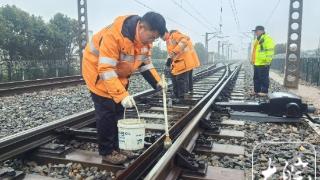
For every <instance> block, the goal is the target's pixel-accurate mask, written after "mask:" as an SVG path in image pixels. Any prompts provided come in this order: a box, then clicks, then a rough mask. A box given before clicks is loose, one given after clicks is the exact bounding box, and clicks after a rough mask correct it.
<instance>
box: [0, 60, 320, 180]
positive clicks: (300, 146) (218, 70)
mask: <svg viewBox="0 0 320 180" xmlns="http://www.w3.org/2000/svg"><path fill="white" fill-rule="evenodd" d="M240 69H241V68H240V66H236V65H229V66H221V67H215V68H214V67H210V68H208V69H206V70H204V71H202V72H200V73H198V74H197V76H196V77H195V79H196V80H197V81H196V82H195V84H194V92H193V93H192V94H190V95H189V96H188V97H187V98H186V99H185V101H184V102H181V104H173V106H171V107H169V109H168V116H169V127H170V137H171V138H172V140H173V145H172V146H171V147H170V148H169V149H168V150H166V149H164V147H163V140H164V135H163V133H164V131H163V128H164V127H163V124H164V123H163V120H164V118H163V115H162V111H163V109H162V98H161V93H160V92H157V91H152V90H147V91H145V92H141V93H138V94H136V95H135V99H136V102H137V105H138V109H139V110H140V116H141V118H143V119H144V120H145V121H146V122H147V127H146V129H147V130H146V137H145V148H144V149H143V150H141V151H139V152H138V153H139V154H140V155H139V157H137V158H136V159H133V160H130V161H128V162H126V163H125V164H124V165H111V164H107V163H104V162H102V161H101V157H100V156H99V155H98V153H97V150H96V149H91V150H87V149H82V148H81V146H80V148H79V145H77V146H76V147H74V146H73V145H72V144H73V143H72V141H77V142H79V143H80V144H86V143H91V144H92V143H96V130H95V128H94V127H95V125H94V121H95V120H94V113H93V110H88V111H86V112H83V113H80V114H77V115H74V116H72V117H68V118H65V119H61V120H59V121H56V122H54V123H51V124H47V125H44V126H43V127H38V128H35V129H33V130H30V131H27V132H21V133H20V134H16V135H14V136H9V137H7V138H5V139H2V140H0V160H1V161H4V160H6V159H8V158H13V157H18V158H19V157H20V158H25V159H28V160H31V161H35V162H37V163H39V164H50V163H51V164H68V163H70V162H72V163H78V164H81V165H82V166H84V167H97V168H99V169H100V170H107V171H111V172H113V173H114V175H113V176H112V177H113V178H116V179H223V180H229V179H237V180H238V179H239V180H241V179H263V178H264V177H263V176H262V174H263V172H264V171H266V170H267V169H268V167H269V165H272V166H276V167H277V168H278V169H277V171H276V172H275V176H276V178H277V179H279V178H281V176H282V170H283V169H285V168H286V167H285V165H286V162H287V163H288V164H290V163H291V164H292V163H293V164H294V163H297V162H299V161H298V160H299V159H297V157H298V158H300V160H301V163H306V162H308V164H307V165H306V167H304V168H300V169H299V168H298V167H297V168H296V170H299V171H301V172H303V173H302V176H303V177H304V178H306V179H308V178H309V176H310V178H311V179H313V178H314V177H316V176H319V174H317V173H318V172H316V170H313V167H314V166H313V165H315V164H316V163H317V161H316V159H315V158H314V156H313V155H314V153H316V152H314V151H317V152H318V151H319V148H318V145H319V140H318V138H319V137H318V134H319V132H320V131H319V125H317V124H314V123H312V122H311V121H308V120H306V119H305V118H302V119H301V118H285V117H281V118H279V117H277V118H276V117H273V116H261V117H257V116H256V114H254V113H257V112H250V113H249V114H243V113H244V112H243V111H237V110H232V108H230V107H229V108H226V107H225V106H226V105H225V104H226V103H227V104H228V103H231V104H233V103H242V102H244V101H245V100H246V96H247V94H246V84H245V83H244V79H245V78H246V75H245V70H241V71H240ZM169 95H170V91H169V92H168V96H169ZM264 101H268V98H259V99H256V101H255V102H252V103H257V102H264ZM252 103H251V104H252ZM252 115H254V118H253V117H252ZM127 116H128V117H136V114H135V112H134V111H133V110H132V111H131V110H130V111H128V112H127ZM274 122H276V123H274ZM284 129H289V131H284ZM286 133H289V135H288V137H286V136H282V134H286ZM312 134H316V135H315V136H311V135H312ZM286 142H294V143H291V144H290V143H286ZM308 142H310V143H308ZM268 143H269V144H268ZM311 143H312V144H311ZM314 147H316V149H313V148H314ZM269 158H270V159H269ZM269 163H270V164H269ZM318 163H319V162H318ZM288 169H289V168H288ZM289 170H290V169H289ZM291 170H292V167H291ZM318 170H319V168H318ZM76 171H77V170H76ZM289 173H290V172H289V171H285V174H286V175H287V176H289V175H288V174H289ZM73 175H74V176H72V173H71V177H76V174H73ZM18 176H23V173H22V172H20V173H19V172H17V173H16V177H18ZM26 177H29V178H41V176H40V177H39V176H38V175H30V174H28V175H27V176H26ZM69 177H70V176H69Z"/></svg>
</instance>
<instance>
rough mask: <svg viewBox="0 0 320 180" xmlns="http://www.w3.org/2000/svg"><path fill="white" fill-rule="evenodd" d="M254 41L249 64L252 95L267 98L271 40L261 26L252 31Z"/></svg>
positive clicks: (271, 56)
mask: <svg viewBox="0 0 320 180" xmlns="http://www.w3.org/2000/svg"><path fill="white" fill-rule="evenodd" d="M253 31H254V32H255V36H256V39H255V41H254V44H253V50H252V57H251V63H252V64H253V65H254V75H253V83H254V93H253V94H255V95H259V96H267V94H268V89H269V69H270V64H271V62H272V59H273V55H274V47H275V45H274V42H273V39H272V38H271V37H270V36H269V35H268V34H266V33H265V31H264V27H263V26H256V28H255V29H254V30H253Z"/></svg>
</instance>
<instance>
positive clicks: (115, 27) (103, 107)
mask: <svg viewBox="0 0 320 180" xmlns="http://www.w3.org/2000/svg"><path fill="white" fill-rule="evenodd" d="M165 32H166V22H165V19H164V18H163V17H162V16H161V15H160V14H158V13H155V12H148V13H146V14H145V15H144V16H143V17H140V16H138V15H130V16H120V17H118V18H116V19H115V20H114V22H113V23H112V24H111V25H109V26H107V27H104V28H103V29H101V30H100V31H99V32H98V33H96V34H94V35H93V37H92V40H91V41H90V42H89V43H88V44H87V46H86V48H85V50H84V52H83V60H82V76H83V78H84V80H85V82H86V85H87V87H88V89H89V90H90V92H91V97H92V100H93V102H94V107H95V112H96V125H97V131H98V143H99V154H100V155H102V159H103V160H104V161H106V162H109V163H112V164H121V163H123V162H125V161H126V160H127V158H130V157H132V156H134V153H132V152H127V151H122V152H120V151H119V150H118V128H117V121H118V120H119V119H121V118H122V117H123V112H124V108H132V107H133V106H135V101H134V99H133V97H132V96H131V95H130V94H129V92H128V91H127V89H128V85H129V77H130V76H131V74H132V73H133V72H135V71H137V70H138V71H140V72H141V74H142V75H143V77H144V78H145V79H146V80H147V81H148V82H149V84H150V85H151V86H152V87H153V88H158V87H159V88H166V84H164V83H163V82H162V81H160V76H159V74H158V73H157V71H156V69H155V68H154V66H153V64H152V61H151V49H152V43H153V42H154V41H155V39H157V38H158V37H160V36H161V37H162V36H163V35H164V33H165Z"/></svg>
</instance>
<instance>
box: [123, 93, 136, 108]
mask: <svg viewBox="0 0 320 180" xmlns="http://www.w3.org/2000/svg"><path fill="white" fill-rule="evenodd" d="M121 105H122V106H123V107H124V108H132V107H133V106H135V105H136V102H135V101H134V99H133V97H132V96H130V95H129V96H127V97H125V98H124V99H123V100H122V101H121Z"/></svg>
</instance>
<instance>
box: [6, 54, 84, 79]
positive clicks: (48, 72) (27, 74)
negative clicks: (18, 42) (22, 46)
mask: <svg viewBox="0 0 320 180" xmlns="http://www.w3.org/2000/svg"><path fill="white" fill-rule="evenodd" d="M79 74H80V62H79V58H77V57H73V58H71V59H69V60H61V59H50V60H15V61H8V60H1V59H0V82H8V81H23V80H34V79H43V78H52V77H63V76H72V75H79Z"/></svg>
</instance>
